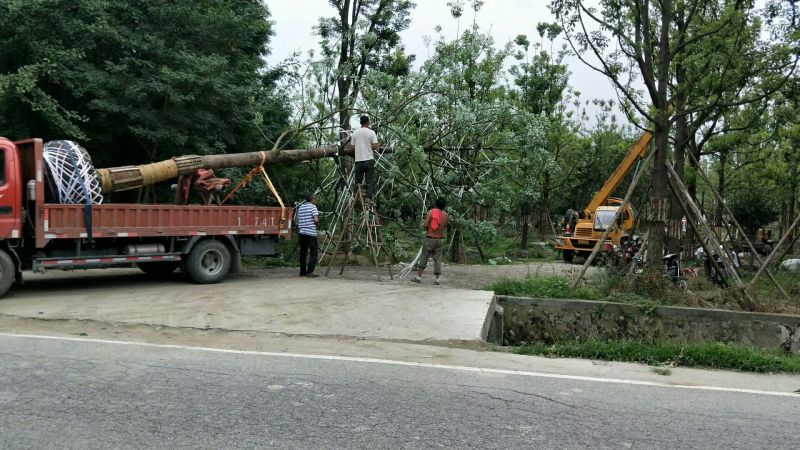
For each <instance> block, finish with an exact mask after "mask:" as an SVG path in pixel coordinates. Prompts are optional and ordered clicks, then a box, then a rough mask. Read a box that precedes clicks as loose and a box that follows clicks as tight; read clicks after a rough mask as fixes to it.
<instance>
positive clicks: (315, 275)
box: [306, 273, 319, 278]
mask: <svg viewBox="0 0 800 450" xmlns="http://www.w3.org/2000/svg"><path fill="white" fill-rule="evenodd" d="M306 277H307V278H317V277H319V275H317V274H315V273H309V274H306Z"/></svg>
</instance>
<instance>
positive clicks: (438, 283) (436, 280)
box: [433, 278, 442, 286]
mask: <svg viewBox="0 0 800 450" xmlns="http://www.w3.org/2000/svg"><path fill="white" fill-rule="evenodd" d="M433 284H434V285H436V286H439V285H440V284H442V283H441V282H439V279H438V278H437V279H435V280H433Z"/></svg>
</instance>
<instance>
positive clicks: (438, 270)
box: [414, 197, 450, 286]
mask: <svg viewBox="0 0 800 450" xmlns="http://www.w3.org/2000/svg"><path fill="white" fill-rule="evenodd" d="M446 206H447V203H446V202H445V200H444V198H442V197H439V198H437V199H436V208H433V209H431V210H430V211H428V215H427V216H426V217H425V223H424V224H423V226H422V227H423V228H425V244H423V246H422V254H421V255H420V257H419V262H418V263H417V276H416V277H414V282H415V283H422V272H424V271H425V268H426V267H428V258H429V257H430V256H431V255H433V274H434V275H435V276H436V279H435V280H433V284H435V285H436V286H438V285H439V284H441V283H440V282H439V275H441V274H442V253H443V252H444V230H446V229H447V222H448V221H449V220H450V215H449V214H447V213H446V212H444V208H445V207H446Z"/></svg>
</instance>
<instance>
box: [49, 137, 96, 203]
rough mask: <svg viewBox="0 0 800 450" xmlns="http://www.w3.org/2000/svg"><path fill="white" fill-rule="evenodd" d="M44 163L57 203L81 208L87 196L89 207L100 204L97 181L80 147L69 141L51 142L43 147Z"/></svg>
mask: <svg viewBox="0 0 800 450" xmlns="http://www.w3.org/2000/svg"><path fill="white" fill-rule="evenodd" d="M70 152H72V155H73V156H72V158H70ZM44 160H45V162H46V163H47V173H48V177H49V179H50V186H51V189H53V191H54V192H53V194H54V195H56V196H57V197H58V201H59V202H61V203H67V204H77V203H80V204H84V203H86V195H87V193H88V196H89V198H91V200H92V203H95V204H98V203H103V195H102V194H101V192H102V187H101V185H100V180H99V179H98V177H97V172H96V171H95V170H94V166H93V165H92V159H91V158H90V157H89V154H88V153H86V150H84V148H83V147H81V146H80V145H78V144H77V143H75V142H72V141H50V142H48V143H46V144H45V145H44ZM73 161H74V164H73ZM81 181H82V182H83V185H84V186H85V190H84V186H81Z"/></svg>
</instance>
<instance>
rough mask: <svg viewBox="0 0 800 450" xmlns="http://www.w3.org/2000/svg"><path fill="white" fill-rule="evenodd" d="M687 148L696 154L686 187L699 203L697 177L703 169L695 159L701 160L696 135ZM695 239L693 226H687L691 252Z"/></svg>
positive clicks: (688, 243) (692, 160)
mask: <svg viewBox="0 0 800 450" xmlns="http://www.w3.org/2000/svg"><path fill="white" fill-rule="evenodd" d="M686 150H687V151H688V152H690V153H691V154H692V155H693V156H694V158H689V165H691V167H692V170H693V171H694V173H695V175H694V176H691V177H689V178H688V179H686V189H687V190H688V191H689V196H690V197H692V201H694V202H695V203H697V204H700V203H701V202H698V201H697V178H698V177H699V176H698V175H697V172H698V171H700V170H701V169H700V167H699V166H698V165H697V163H696V162H695V161H700V146H698V145H697V140H696V139H695V137H694V136H689V141H688V144H687V148H686ZM700 207H701V208H703V205H701V206H700ZM687 220H688V218H687ZM694 240H695V235H694V229H692V227H690V226H687V227H686V243H687V246H688V248H689V251H690V252H691V251H692V250H693V249H694V247H695V246H694Z"/></svg>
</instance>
